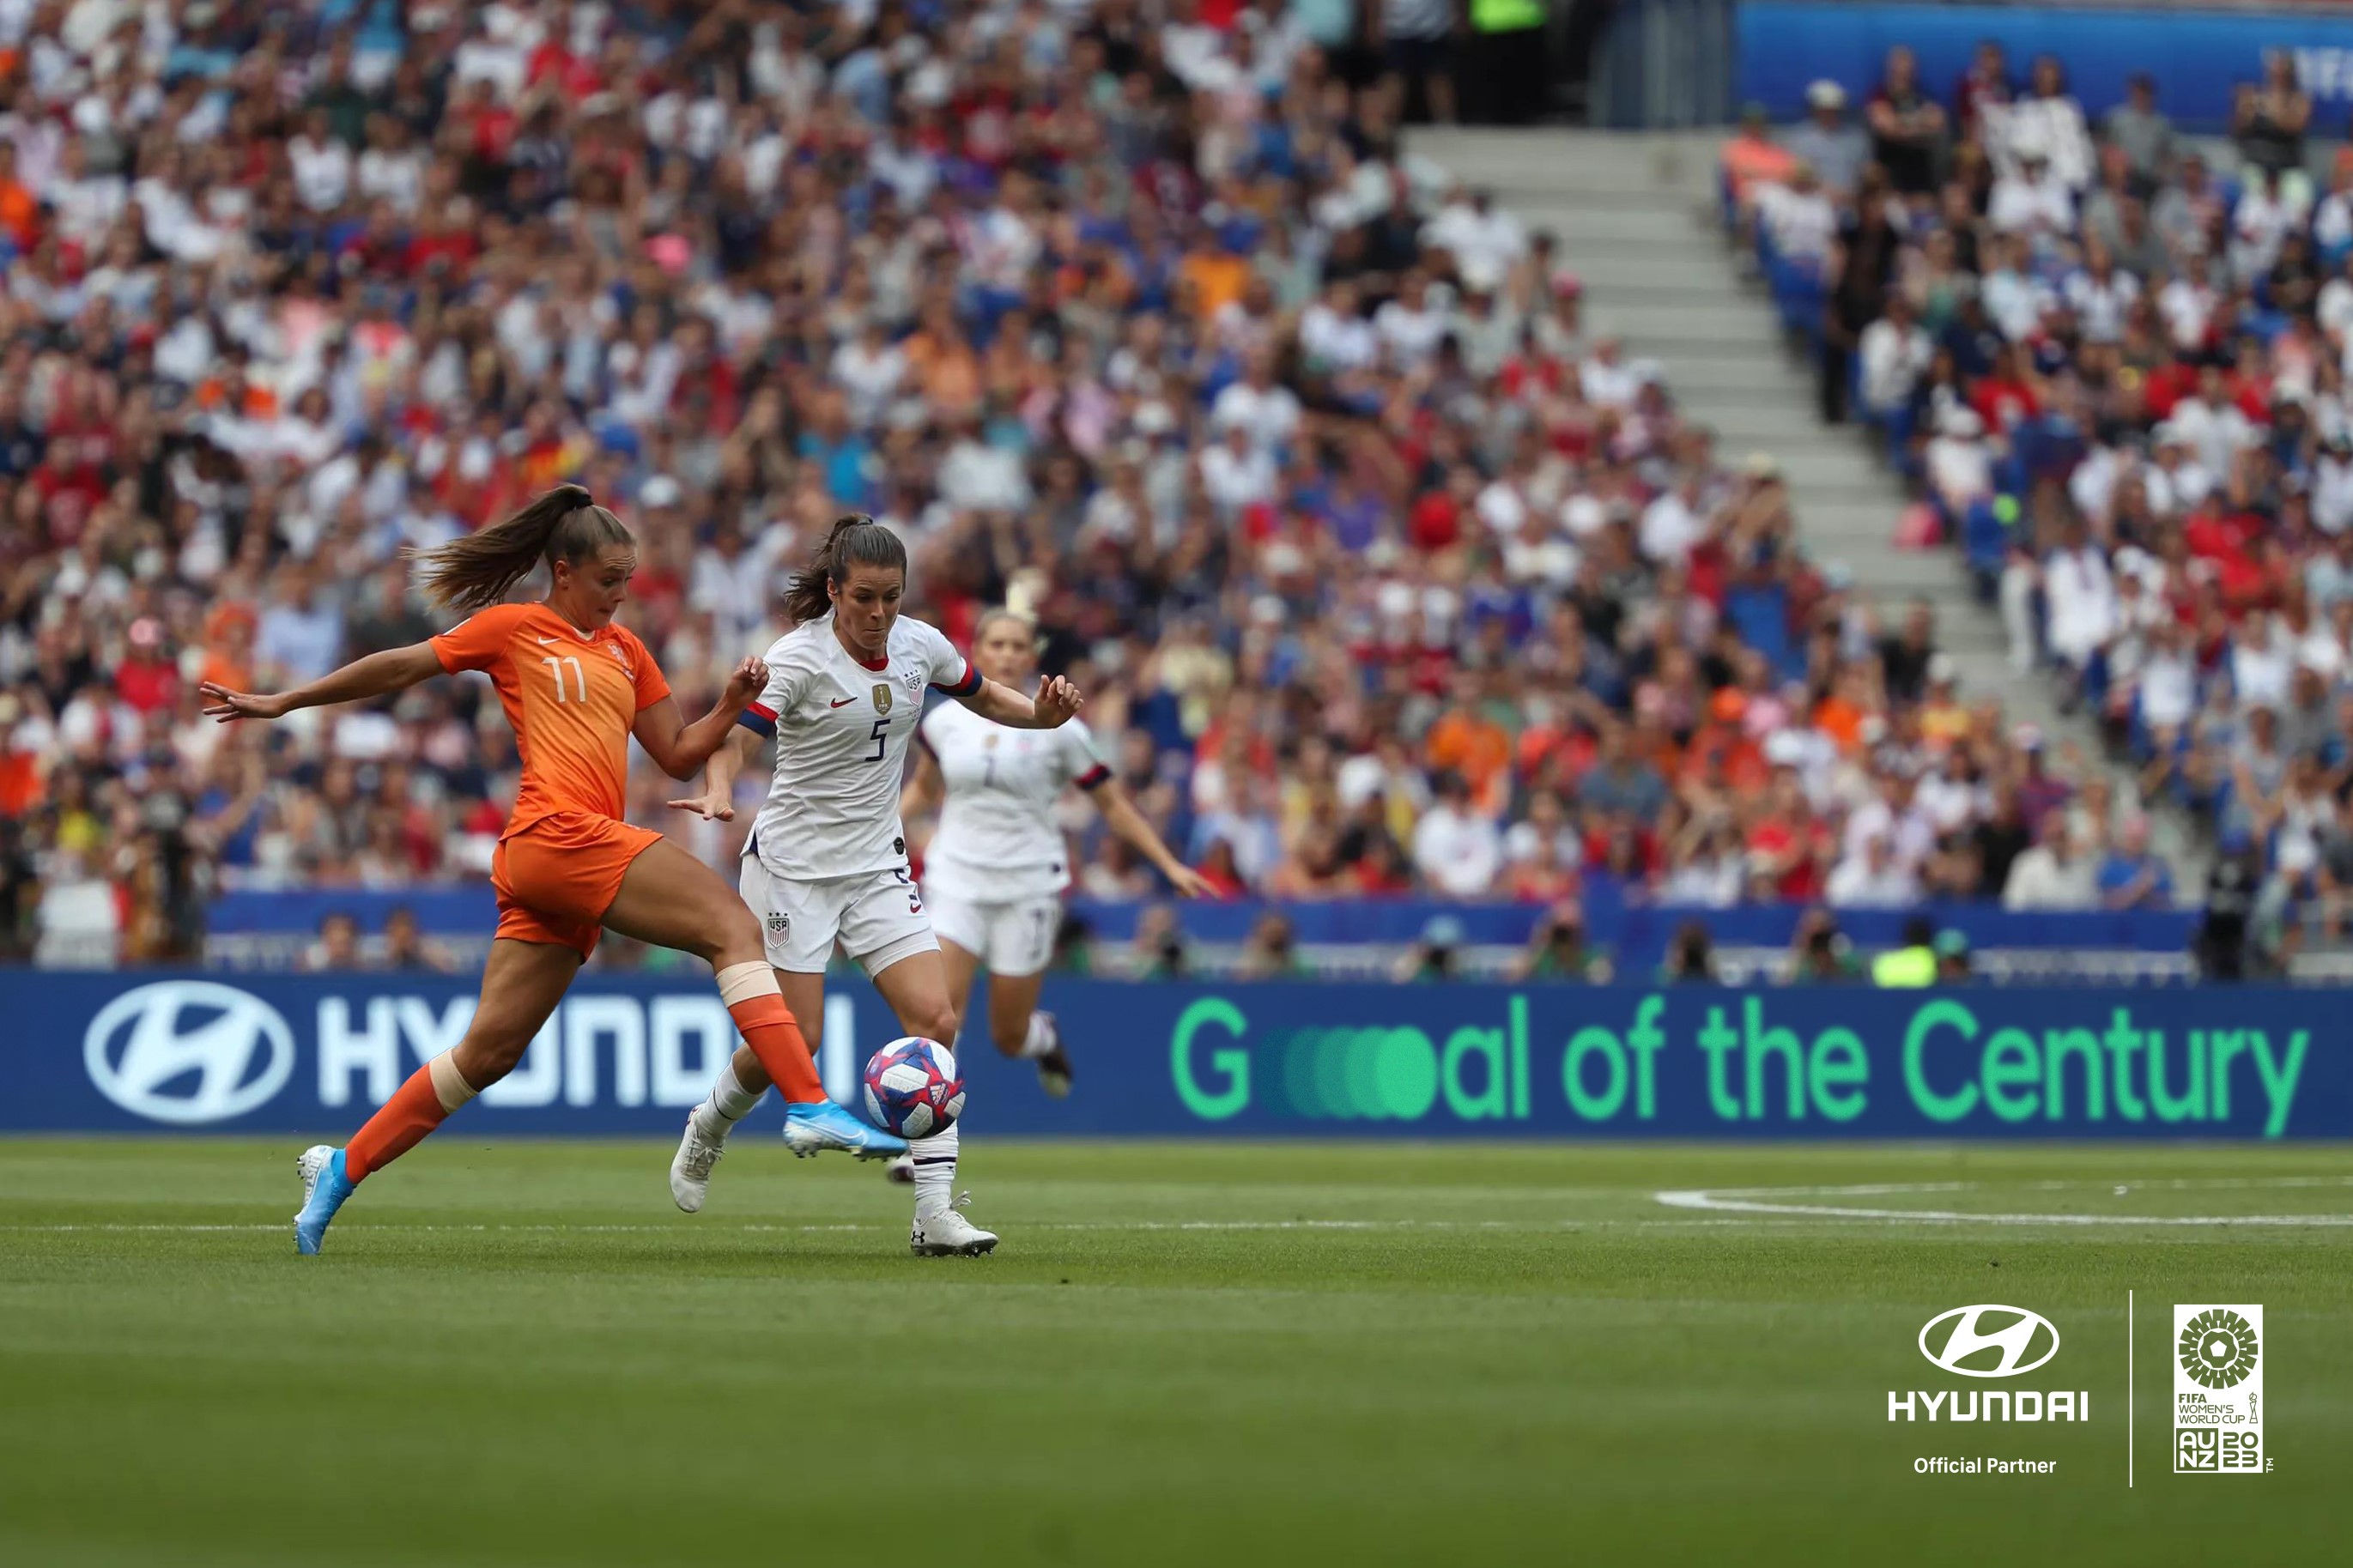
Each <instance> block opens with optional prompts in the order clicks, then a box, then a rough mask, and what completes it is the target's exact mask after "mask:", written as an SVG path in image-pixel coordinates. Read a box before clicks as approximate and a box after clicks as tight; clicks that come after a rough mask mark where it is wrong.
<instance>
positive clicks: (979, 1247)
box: [907, 1193, 997, 1258]
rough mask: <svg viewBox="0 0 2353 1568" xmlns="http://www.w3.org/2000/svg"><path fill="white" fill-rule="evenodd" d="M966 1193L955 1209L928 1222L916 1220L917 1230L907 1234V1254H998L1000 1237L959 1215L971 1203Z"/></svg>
mask: <svg viewBox="0 0 2353 1568" xmlns="http://www.w3.org/2000/svg"><path fill="white" fill-rule="evenodd" d="M971 1201H972V1194H969V1193H966V1194H963V1195H962V1196H960V1197H958V1198H957V1199H956V1205H957V1206H956V1207H950V1208H944V1209H942V1210H941V1211H940V1212H939V1213H937V1214H935V1215H932V1216H931V1217H930V1218H929V1219H925V1218H924V1217H923V1215H916V1216H915V1224H914V1227H913V1229H911V1230H910V1231H908V1232H907V1250H908V1251H910V1252H912V1253H913V1254H914V1255H915V1256H916V1257H918V1258H978V1257H979V1256H981V1254H983V1253H986V1252H994V1251H996V1250H997V1233H996V1232H995V1231H993V1230H983V1229H981V1228H980V1226H976V1225H975V1224H973V1223H972V1221H970V1220H968V1219H966V1218H965V1217H964V1215H962V1214H960V1213H958V1212H957V1208H958V1207H961V1205H965V1204H967V1203H970V1202H971Z"/></svg>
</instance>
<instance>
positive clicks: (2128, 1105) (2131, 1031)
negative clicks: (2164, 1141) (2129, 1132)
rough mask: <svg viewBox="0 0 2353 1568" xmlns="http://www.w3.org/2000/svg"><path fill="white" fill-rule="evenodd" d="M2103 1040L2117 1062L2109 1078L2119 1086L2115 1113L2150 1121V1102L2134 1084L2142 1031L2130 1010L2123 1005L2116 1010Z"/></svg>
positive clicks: (2132, 1118)
mask: <svg viewBox="0 0 2353 1568" xmlns="http://www.w3.org/2000/svg"><path fill="white" fill-rule="evenodd" d="M2104 1043H2105V1045H2106V1046H2107V1047H2108V1055H2109V1057H2110V1058H2113V1059H2114V1062H2115V1068H2114V1070H2113V1071H2112V1072H2111V1073H2110V1074H2109V1078H2110V1079H2111V1081H2112V1082H2114V1083H2115V1085H2116V1114H2117V1115H2118V1116H2121V1117H2123V1118H2124V1119H2125V1120H2126V1121H2145V1120H2147V1116H2148V1102H2147V1100H2143V1099H2141V1097H2140V1090H2139V1089H2137V1088H2135V1087H2134V1085H2133V1070H2132V1063H2133V1058H2135V1057H2137V1056H2138V1055H2139V1054H2140V1031H2139V1030H2137V1029H2136V1028H2134V1027H2133V1026H2132V1015H2131V1014H2130V1013H2129V1012H2127V1011H2126V1010H2125V1009H2124V1008H2122V1007H2119V1008H2117V1009H2116V1013H2115V1014H2114V1015H2113V1016H2112V1020H2111V1022H2110V1023H2109V1025H2108V1032H2107V1034H2106V1036H2105V1038H2104Z"/></svg>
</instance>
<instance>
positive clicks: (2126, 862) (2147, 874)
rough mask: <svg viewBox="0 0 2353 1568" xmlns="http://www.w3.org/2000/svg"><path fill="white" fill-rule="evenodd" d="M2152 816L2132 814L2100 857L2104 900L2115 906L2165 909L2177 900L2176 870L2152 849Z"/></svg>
mask: <svg viewBox="0 0 2353 1568" xmlns="http://www.w3.org/2000/svg"><path fill="white" fill-rule="evenodd" d="M2148 840H2149V828H2148V818H2147V817H2145V816H2130V817H2127V818H2126V819H2125V824H2124V826H2123V827H2121V828H2120V829H2118V831H2117V835H2116V843H2115V845H2114V846H2113V847H2110V849H2109V850H2108V853H2107V854H2106V856H2105V858H2102V859H2101V861H2100V866H2099V871H2098V874H2097V877H2096V881H2097V884H2098V887H2099V890H2100V902H2101V904H2102V905H2103V906H2105V908H2108V909H2112V910H2150V909H2157V910H2161V909H2165V908H2168V907H2169V906H2170V905H2171V904H2172V902H2173V873H2172V871H2171V870H2170V869H2168V868H2167V866H2166V864H2165V862H2164V861H2163V860H2162V859H2160V858H2158V856H2156V855H2155V854H2153V853H2151V852H2150V849H2149V847H2148Z"/></svg>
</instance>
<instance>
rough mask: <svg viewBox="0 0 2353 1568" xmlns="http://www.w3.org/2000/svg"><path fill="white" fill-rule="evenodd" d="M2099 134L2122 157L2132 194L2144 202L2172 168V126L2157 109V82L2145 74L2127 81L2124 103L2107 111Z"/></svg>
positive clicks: (2135, 74)
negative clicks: (2102, 135) (2101, 132)
mask: <svg viewBox="0 0 2353 1568" xmlns="http://www.w3.org/2000/svg"><path fill="white" fill-rule="evenodd" d="M2102 130H2103V132H2104V134H2105V140H2106V142H2107V143H2108V144H2109V145H2110V146H2112V147H2114V148H2116V150H2117V152H2118V153H2121V154H2122V155H2123V157H2124V162H2125V167H2126V170H2127V171H2128V172H2129V174H2130V175H2131V179H2132V190H2133V194H2134V195H2136V196H2137V197H2140V198H2143V199H2146V198H2147V195H2149V193H2150V192H2152V191H2154V190H2155V189H2156V188H2157V185H2158V181H2159V180H2161V179H2163V178H2164V176H2165V174H2166V172H2167V171H2168V169H2170V168H2171V167H2172V166H2173V156H2174V134H2173V122H2172V121H2170V120H2168V119H2167V118H2166V117H2165V115H2164V113H2163V112H2162V111H2161V110H2158V107H2157V79H2155V78H2154V77H2151V76H2150V75H2149V74H2148V73H2147V71H2135V72H2134V73H2133V74H2132V76H2131V77H2129V78H2127V79H2126V83H2125V100H2124V102H2122V103H2120V104H2118V105H2117V106H2116V108H2114V109H2112V110H2109V111H2108V117H2107V121H2106V122H2105V125H2104V126H2103V127H2102Z"/></svg>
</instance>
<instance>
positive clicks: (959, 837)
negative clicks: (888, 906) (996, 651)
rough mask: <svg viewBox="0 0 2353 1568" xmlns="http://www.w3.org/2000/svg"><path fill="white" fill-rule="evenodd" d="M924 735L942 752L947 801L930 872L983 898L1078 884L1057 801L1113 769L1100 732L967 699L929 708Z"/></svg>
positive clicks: (931, 878) (1045, 892)
mask: <svg viewBox="0 0 2353 1568" xmlns="http://www.w3.org/2000/svg"><path fill="white" fill-rule="evenodd" d="M922 733H923V744H925V745H927V746H929V747H930V748H931V749H932V754H933V755H934V756H935V757H937V758H938V759H939V763H940V776H941V777H942V778H943V779H944V780H946V781H947V804H946V805H944V807H942V808H941V811H940V827H939V831H938V832H937V833H935V834H934V835H933V837H932V845H931V849H930V851H929V852H928V853H927V854H926V855H925V856H924V858H923V880H924V882H925V884H926V885H936V886H937V887H938V888H939V889H940V890H941V891H942V892H943V893H953V894H955V895H957V896H959V897H962V898H965V899H967V900H973V901H975V902H981V903H1002V902H1008V901H1010V900H1016V899H1030V898H1038V897H1041V896H1051V895H1053V894H1055V893H1059V892H1060V891H1061V890H1062V889H1064V888H1067V887H1069V886H1070V884H1071V868H1070V855H1069V851H1068V849H1067V847H1065V846H1064V844H1063V842H1062V835H1061V830H1060V828H1058V827H1056V826H1054V802H1055V801H1056V800H1057V799H1059V798H1060V796H1061V794H1062V791H1063V789H1064V788H1065V787H1066V786H1068V785H1071V784H1077V785H1079V786H1080V787H1081V788H1082V789H1092V788H1093V787H1094V786H1095V785H1097V784H1101V783H1103V780H1105V779H1107V778H1109V777H1110V776H1111V770H1110V769H1109V768H1108V767H1106V766H1105V765H1104V763H1103V758H1102V757H1101V756H1100V755H1099V754H1098V753H1097V752H1096V751H1095V742H1094V736H1093V735H1092V734H1091V733H1090V732H1089V731H1088V730H1087V727H1086V725H1084V724H1083V723H1082V722H1080V721H1078V720H1076V719H1072V720H1071V721H1068V722H1066V723H1064V724H1062V725H1060V726H1059V727H1057V728H1055V729H1051V730H1016V729H1012V728H1009V727H1008V726H1007V725H1003V724H999V723H997V722H996V721H993V720H988V719H984V718H982V717H981V716H980V715H979V714H977V713H976V712H974V711H973V710H970V709H969V708H966V707H965V705H964V704H962V703H961V702H942V703H938V704H936V705H934V707H933V709H932V710H931V711H930V712H929V713H926V714H924V715H923V731H922Z"/></svg>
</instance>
